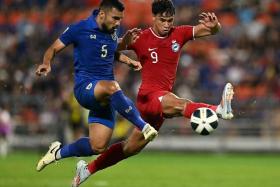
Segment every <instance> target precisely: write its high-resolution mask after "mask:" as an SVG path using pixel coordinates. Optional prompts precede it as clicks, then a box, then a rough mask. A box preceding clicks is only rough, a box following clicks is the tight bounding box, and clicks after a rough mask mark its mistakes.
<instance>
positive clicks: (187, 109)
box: [183, 102, 218, 118]
mask: <svg viewBox="0 0 280 187" xmlns="http://www.w3.org/2000/svg"><path fill="white" fill-rule="evenodd" d="M201 107H206V108H210V109H212V110H214V111H215V112H216V109H217V107H218V106H215V105H209V104H205V103H194V102H190V103H186V105H185V109H184V111H183V115H184V116H185V117H186V118H191V115H192V113H193V112H194V111H195V110H196V109H198V108H201Z"/></svg>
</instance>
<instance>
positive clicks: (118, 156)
mask: <svg viewBox="0 0 280 187" xmlns="http://www.w3.org/2000/svg"><path fill="white" fill-rule="evenodd" d="M126 158H127V157H126V156H125V155H124V152H123V148H122V143H121V142H119V143H116V144H113V145H112V146H110V147H109V149H108V150H107V151H105V152H104V153H102V154H101V155H100V156H98V157H97V158H96V160H94V161H92V162H90V163H89V164H88V170H89V172H90V173H91V174H93V173H95V172H97V171H99V170H102V169H105V168H107V167H110V166H112V165H115V164H117V163H118V162H120V161H121V160H124V159H126Z"/></svg>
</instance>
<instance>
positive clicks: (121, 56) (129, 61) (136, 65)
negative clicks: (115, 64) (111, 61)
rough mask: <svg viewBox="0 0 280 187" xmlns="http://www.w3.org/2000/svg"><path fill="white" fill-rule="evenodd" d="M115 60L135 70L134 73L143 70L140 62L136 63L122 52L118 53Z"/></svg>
mask: <svg viewBox="0 0 280 187" xmlns="http://www.w3.org/2000/svg"><path fill="white" fill-rule="evenodd" d="M115 59H116V60H118V61H120V62H122V63H125V64H127V65H128V66H130V67H131V68H133V70H134V71H139V70H141V69H142V65H141V63H140V62H139V61H135V60H133V59H131V58H129V57H128V56H126V55H124V54H122V53H121V52H116V55H115Z"/></svg>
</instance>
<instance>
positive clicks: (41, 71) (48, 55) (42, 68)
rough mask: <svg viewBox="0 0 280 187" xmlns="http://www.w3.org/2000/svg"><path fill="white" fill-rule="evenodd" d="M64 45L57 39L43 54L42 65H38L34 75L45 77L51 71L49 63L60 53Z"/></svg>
mask: <svg viewBox="0 0 280 187" xmlns="http://www.w3.org/2000/svg"><path fill="white" fill-rule="evenodd" d="M64 47H65V45H64V44H63V43H62V42H61V41H60V40H59V39H57V40H56V41H55V42H54V43H53V44H52V45H51V46H50V47H49V48H48V49H47V50H46V52H45V54H44V58H43V63H42V64H41V65H39V67H38V68H37V69H36V75H38V76H41V75H44V76H47V74H48V73H49V72H50V71H51V61H52V59H53V58H54V56H55V55H56V54H57V53H58V52H59V51H61V50H62V49H63V48H64Z"/></svg>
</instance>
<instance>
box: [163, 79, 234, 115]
mask: <svg viewBox="0 0 280 187" xmlns="http://www.w3.org/2000/svg"><path fill="white" fill-rule="evenodd" d="M233 94H234V92H233V86H232V85H231V84H230V83H227V84H226V85H225V87H224V90H223V94H222V99H221V102H220V104H219V105H210V104H206V103H196V102H192V101H189V100H187V99H183V98H179V97H178V96H176V95H175V94H173V93H171V92H169V93H168V94H166V95H164V96H163V98H162V102H161V104H162V109H163V115H164V116H165V117H166V118H172V117H178V116H184V117H186V118H190V117H191V115H192V113H193V112H194V111H195V110H196V109H198V108H201V107H206V108H210V109H212V110H214V111H215V112H216V113H217V115H218V116H219V117H220V118H222V119H231V118H233V114H232V108H231V100H232V99H233Z"/></svg>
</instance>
